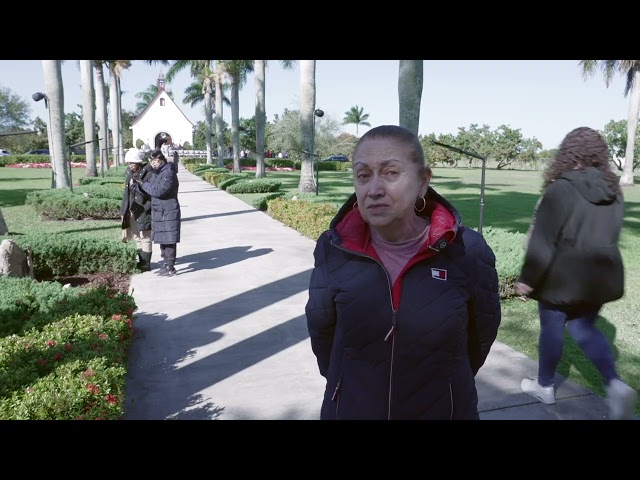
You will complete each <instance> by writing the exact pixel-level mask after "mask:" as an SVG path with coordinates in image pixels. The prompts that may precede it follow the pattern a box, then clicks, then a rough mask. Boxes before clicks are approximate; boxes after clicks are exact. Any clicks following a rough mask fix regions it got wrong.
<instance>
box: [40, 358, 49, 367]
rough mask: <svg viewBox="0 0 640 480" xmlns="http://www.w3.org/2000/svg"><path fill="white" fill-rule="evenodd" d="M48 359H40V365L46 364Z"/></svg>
mask: <svg viewBox="0 0 640 480" xmlns="http://www.w3.org/2000/svg"><path fill="white" fill-rule="evenodd" d="M46 364H47V361H46V360H45V359H44V358H41V359H40V360H38V365H46Z"/></svg>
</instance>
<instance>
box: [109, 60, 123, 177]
mask: <svg viewBox="0 0 640 480" xmlns="http://www.w3.org/2000/svg"><path fill="white" fill-rule="evenodd" d="M109 110H110V112H109V113H110V114H111V139H112V142H113V159H114V164H115V166H116V167H118V166H120V159H119V158H118V151H119V140H118V85H117V81H116V76H115V74H114V73H113V72H111V78H110V81H109Z"/></svg>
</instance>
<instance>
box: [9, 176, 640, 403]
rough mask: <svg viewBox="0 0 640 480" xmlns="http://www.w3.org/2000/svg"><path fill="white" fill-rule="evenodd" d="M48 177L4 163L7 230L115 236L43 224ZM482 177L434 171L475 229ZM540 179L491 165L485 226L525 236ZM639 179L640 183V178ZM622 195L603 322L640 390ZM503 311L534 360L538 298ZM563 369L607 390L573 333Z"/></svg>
mask: <svg viewBox="0 0 640 480" xmlns="http://www.w3.org/2000/svg"><path fill="white" fill-rule="evenodd" d="M123 173H124V171H123ZM83 174H84V171H83V170H81V169H74V171H73V179H74V183H77V181H78V180H79V178H81V177H82V176H83ZM50 175H51V172H50V170H46V169H13V168H0V208H1V209H2V213H3V215H4V218H5V221H6V222H7V226H8V228H9V231H10V232H14V233H26V232H29V231H31V230H32V229H39V230H40V229H47V230H48V231H52V232H53V231H56V232H57V231H65V232H69V233H72V232H74V231H78V232H79V231H83V232H90V233H91V234H95V235H99V236H110V237H113V239H114V241H118V239H119V234H120V226H119V222H117V221H77V222H43V221H42V220H40V219H39V218H38V216H37V215H36V214H35V212H34V211H33V209H31V208H30V207H25V206H24V205H23V203H24V199H25V198H26V194H27V193H28V192H29V191H32V190H37V189H47V188H49V186H50V181H51V177H50ZM267 176H268V177H269V178H277V179H279V180H281V181H282V187H281V190H283V191H286V192H288V193H296V192H297V187H298V180H299V172H268V174H267ZM480 178H481V171H480V169H466V168H459V169H446V168H435V169H434V176H433V180H432V183H431V185H432V187H433V188H434V189H435V190H436V191H437V192H438V193H440V194H441V195H443V196H444V197H445V198H447V199H448V200H449V201H451V202H452V203H453V204H454V205H455V206H456V207H457V208H458V210H459V211H460V213H461V215H462V219H463V222H464V223H465V224H466V225H468V226H469V227H471V228H477V227H478V221H479V213H480ZM540 184H541V173H540V172H524V171H499V170H493V169H489V170H487V171H486V183H485V206H484V222H483V226H484V227H485V228H486V227H488V226H492V227H496V228H503V229H506V230H510V231H514V232H521V233H525V232H526V231H527V229H528V226H529V221H530V219H531V213H532V211H533V207H534V205H535V203H536V201H537V199H538V195H539V190H540ZM636 184H638V185H640V178H638V177H636ZM319 185H320V189H319V195H318V196H316V195H315V194H304V195H302V196H303V197H305V198H308V199H311V200H314V201H330V202H335V203H342V202H343V201H344V200H345V199H346V198H347V197H348V196H349V195H350V194H351V193H352V192H353V186H352V177H351V173H349V172H320V181H319ZM624 194H625V209H626V219H625V224H624V229H623V234H622V240H621V250H622V254H623V258H624V261H625V269H626V293H625V296H624V297H623V298H622V299H621V300H619V301H617V302H614V303H611V304H608V305H606V306H605V308H604V309H603V311H602V316H601V318H600V319H599V326H600V327H601V328H602V330H603V331H604V333H605V334H606V335H607V337H608V338H609V339H610V340H611V341H613V342H614V346H615V353H616V356H617V359H618V369H619V374H620V376H621V378H622V379H623V380H624V381H625V382H627V383H628V384H629V385H631V386H632V387H633V388H635V389H636V390H640V330H639V329H638V323H639V320H638V315H637V312H638V311H640V268H639V267H640V241H639V237H640V188H639V187H637V186H636V187H631V188H627V189H625V190H624ZM258 196H260V195H246V194H245V195H237V197H238V198H240V199H242V200H244V201H246V202H247V203H248V204H250V205H251V202H252V200H253V199H255V198H256V197H258ZM603 281H604V279H603ZM502 312H503V320H502V325H501V327H500V330H499V332H498V340H500V341H501V342H503V343H505V344H507V345H509V346H511V347H512V348H514V349H516V350H518V351H520V352H522V353H524V354H526V355H528V356H530V357H531V358H534V359H535V358H537V337H538V331H539V325H538V314H537V308H536V303H535V302H533V301H528V302H523V301H521V300H518V299H514V300H505V301H504V302H503V304H502ZM559 373H561V374H562V375H565V376H567V377H569V378H570V379H571V380H573V381H575V382H577V383H579V384H581V385H584V386H586V387H587V388H589V389H591V390H593V391H594V392H597V393H599V394H601V395H604V390H603V388H602V384H601V380H600V375H599V373H598V372H597V371H596V370H595V369H594V368H593V367H592V366H591V364H590V363H589V361H588V360H586V358H585V357H584V355H583V354H582V352H581V351H580V350H579V349H578V348H577V347H576V345H575V344H574V343H573V341H572V340H571V339H570V338H569V337H567V342H566V343H565V350H564V354H563V359H562V362H561V364H560V367H559ZM531 374H535V372H531ZM639 413H640V412H639Z"/></svg>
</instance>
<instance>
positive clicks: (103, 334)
mask: <svg viewBox="0 0 640 480" xmlns="http://www.w3.org/2000/svg"><path fill="white" fill-rule="evenodd" d="M98 338H99V339H100V340H105V339H107V338H109V335H107V334H106V333H99V334H98Z"/></svg>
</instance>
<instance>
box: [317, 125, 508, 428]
mask: <svg viewBox="0 0 640 480" xmlns="http://www.w3.org/2000/svg"><path fill="white" fill-rule="evenodd" d="M353 175H354V183H355V193H354V194H353V195H352V196H351V197H350V198H349V199H348V200H347V201H346V203H345V204H344V205H343V206H342V207H341V209H340V210H339V212H338V213H337V215H336V216H335V218H334V219H333V220H332V221H331V223H330V225H329V228H328V230H326V231H325V232H324V233H323V234H321V235H320V237H319V238H318V240H317V243H316V247H315V251H314V259H315V262H314V268H313V270H312V273H311V280H310V284H309V299H308V301H307V304H306V307H305V313H306V317H307V327H308V331H309V336H310V340H311V348H312V350H313V353H314V354H315V356H316V358H317V362H318V367H319V370H320V374H321V375H322V376H323V377H325V378H326V387H325V392H324V398H323V400H322V405H321V409H320V418H321V419H323V420H342V419H345V420H346V419H350V420H356V419H362V420H377V419H388V420H396V419H397V420H401V419H423V420H441V419H442V420H444V419H471V420H478V419H479V414H478V405H477V404H478V394H477V390H476V384H475V375H476V374H477V373H478V371H479V369H480V368H481V367H482V365H483V364H484V362H485V360H486V358H487V355H488V354H489V350H490V348H491V345H492V344H493V342H494V340H495V338H496V335H497V331H498V327H499V325H500V321H501V313H500V297H499V289H498V274H497V271H496V269H495V256H494V253H493V251H492V250H491V248H490V247H489V246H488V245H487V243H486V242H485V240H484V238H483V237H482V236H481V235H480V234H479V233H478V232H476V231H475V230H471V229H469V228H466V227H464V226H463V225H462V221H461V218H460V215H459V213H458V211H457V210H456V209H455V207H454V206H453V205H452V204H451V203H449V202H448V201H447V200H446V199H444V198H443V197H442V196H440V195H439V194H438V193H436V191H435V190H434V189H433V188H432V187H430V186H429V183H430V181H431V175H432V172H431V169H430V168H429V167H428V166H427V165H426V164H425V159H424V153H423V149H422V146H421V145H420V141H419V140H418V138H417V136H416V135H414V134H413V133H412V132H411V131H410V130H408V129H406V128H403V127H399V126H395V125H383V126H379V127H376V128H373V129H371V130H369V131H368V132H367V133H365V134H364V135H363V136H362V137H361V138H360V140H359V141H358V144H357V145H356V148H355V151H354V153H353Z"/></svg>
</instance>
